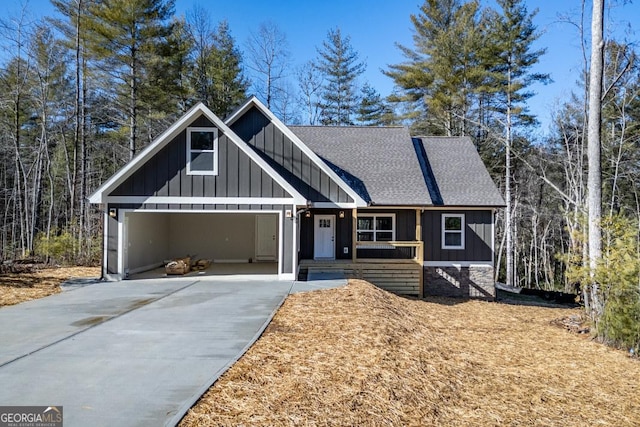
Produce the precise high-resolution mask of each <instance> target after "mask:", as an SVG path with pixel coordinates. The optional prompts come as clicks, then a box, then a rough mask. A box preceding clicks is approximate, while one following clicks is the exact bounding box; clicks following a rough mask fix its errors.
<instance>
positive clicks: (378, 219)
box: [356, 214, 396, 242]
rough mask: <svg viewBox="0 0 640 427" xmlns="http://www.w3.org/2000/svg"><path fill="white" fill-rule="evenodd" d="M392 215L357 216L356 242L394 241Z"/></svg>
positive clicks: (393, 217)
mask: <svg viewBox="0 0 640 427" xmlns="http://www.w3.org/2000/svg"><path fill="white" fill-rule="evenodd" d="M395 220H396V218H395V215H393V214H375V215H358V228H357V230H356V232H357V236H358V242H391V241H394V240H395V239H396V227H395V226H396V224H395V223H396V221H395Z"/></svg>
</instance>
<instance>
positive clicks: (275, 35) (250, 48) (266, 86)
mask: <svg viewBox="0 0 640 427" xmlns="http://www.w3.org/2000/svg"><path fill="white" fill-rule="evenodd" d="M246 48H247V67H249V69H251V70H253V72H254V73H255V75H254V76H253V77H254V78H253V81H254V87H255V89H256V91H258V92H259V93H260V94H261V95H262V96H263V97H264V99H265V101H266V105H267V108H271V107H272V104H273V101H274V98H277V97H281V96H282V95H283V92H285V91H286V84H285V79H286V77H287V69H288V67H289V63H290V59H291V56H290V53H289V48H288V41H287V36H286V34H285V33H283V32H282V31H281V30H280V28H278V26H277V25H276V24H275V23H273V22H271V21H268V22H263V23H261V24H260V26H259V27H258V31H257V32H251V34H250V35H249V38H248V39H247V43H246Z"/></svg>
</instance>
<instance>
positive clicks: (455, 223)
mask: <svg viewBox="0 0 640 427" xmlns="http://www.w3.org/2000/svg"><path fill="white" fill-rule="evenodd" d="M442 249H464V214H442Z"/></svg>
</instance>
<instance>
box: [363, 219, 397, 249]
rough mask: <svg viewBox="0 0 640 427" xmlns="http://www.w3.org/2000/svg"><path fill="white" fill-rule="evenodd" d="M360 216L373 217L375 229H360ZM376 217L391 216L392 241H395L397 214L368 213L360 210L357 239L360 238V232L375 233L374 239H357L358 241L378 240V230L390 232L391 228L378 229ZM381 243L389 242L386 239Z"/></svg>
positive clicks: (371, 241) (369, 241)
mask: <svg viewBox="0 0 640 427" xmlns="http://www.w3.org/2000/svg"><path fill="white" fill-rule="evenodd" d="M360 217H372V218H373V230H360V229H359V228H358V219H360ZM376 218H391V241H392V242H395V240H396V214H393V213H388V214H387V213H375V214H374V213H366V212H358V217H357V218H356V239H357V238H358V233H360V232H362V233H371V232H372V233H373V239H374V240H356V243H373V242H378V240H376V236H377V233H378V232H382V233H388V232H389V230H376ZM381 243H383V244H384V243H388V242H387V241H386V240H384V241H381Z"/></svg>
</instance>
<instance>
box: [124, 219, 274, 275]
mask: <svg viewBox="0 0 640 427" xmlns="http://www.w3.org/2000/svg"><path fill="white" fill-rule="evenodd" d="M278 219H279V215H278V214H277V213H235V212H234V213H231V212H224V213H210V212H207V213H169V212H127V213H126V215H125V219H124V233H123V234H124V236H123V240H124V241H123V243H124V245H123V246H124V248H123V249H124V250H123V258H124V259H123V263H124V273H125V277H133V275H137V277H136V278H141V276H143V275H146V276H151V275H156V276H157V275H164V269H163V267H164V265H165V263H166V262H167V261H169V260H172V259H176V258H183V257H187V256H189V257H190V258H191V260H192V262H195V261H196V260H198V259H203V260H209V261H211V264H210V266H209V267H208V268H207V269H206V270H203V271H198V272H196V271H194V272H191V273H188V274H191V275H194V274H200V275H202V274H204V275H215V274H222V275H236V274H278V271H279V270H278V254H279V245H280V236H279V227H278ZM141 273H144V274H141Z"/></svg>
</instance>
